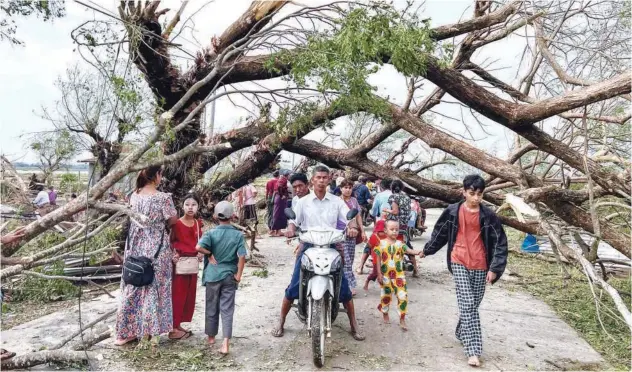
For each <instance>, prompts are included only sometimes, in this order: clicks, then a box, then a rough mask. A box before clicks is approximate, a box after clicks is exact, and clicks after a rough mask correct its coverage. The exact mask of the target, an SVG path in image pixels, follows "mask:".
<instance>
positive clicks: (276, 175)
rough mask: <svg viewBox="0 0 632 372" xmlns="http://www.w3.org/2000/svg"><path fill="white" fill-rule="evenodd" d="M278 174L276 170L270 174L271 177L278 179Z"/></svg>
mask: <svg viewBox="0 0 632 372" xmlns="http://www.w3.org/2000/svg"><path fill="white" fill-rule="evenodd" d="M279 174H280V172H279V171H278V170H275V171H274V172H272V177H279Z"/></svg>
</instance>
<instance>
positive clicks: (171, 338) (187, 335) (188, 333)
mask: <svg viewBox="0 0 632 372" xmlns="http://www.w3.org/2000/svg"><path fill="white" fill-rule="evenodd" d="M190 336H191V332H184V334H183V335H182V336H180V337H171V336H169V339H170V340H186V339H187V338H189V337H190Z"/></svg>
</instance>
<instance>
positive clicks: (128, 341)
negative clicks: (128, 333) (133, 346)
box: [114, 337, 137, 346]
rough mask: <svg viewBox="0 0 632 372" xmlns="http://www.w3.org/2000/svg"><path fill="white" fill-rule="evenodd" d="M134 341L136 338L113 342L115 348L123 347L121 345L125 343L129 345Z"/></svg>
mask: <svg viewBox="0 0 632 372" xmlns="http://www.w3.org/2000/svg"><path fill="white" fill-rule="evenodd" d="M136 339H137V338H136V337H129V338H126V339H117V340H116V341H114V345H116V346H123V345H125V344H127V343H130V342H132V341H136Z"/></svg>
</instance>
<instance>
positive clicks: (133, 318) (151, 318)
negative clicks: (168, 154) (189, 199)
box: [115, 166, 178, 345]
mask: <svg viewBox="0 0 632 372" xmlns="http://www.w3.org/2000/svg"><path fill="white" fill-rule="evenodd" d="M161 179H162V168H161V167H159V166H156V167H149V168H146V169H144V170H142V171H141V172H140V173H139V174H138V177H137V179H136V191H135V192H134V193H133V194H132V196H131V198H130V204H131V207H132V210H133V211H134V212H136V213H140V214H143V215H145V216H147V217H149V222H147V223H146V225H145V226H144V227H143V226H140V225H139V224H138V223H137V222H135V221H133V220H132V222H131V223H130V229H129V233H128V237H127V247H126V249H125V258H127V257H129V256H145V257H149V258H153V257H154V254H155V253H156V251H157V250H158V249H160V253H159V255H158V258H157V259H156V260H155V261H154V281H153V283H152V284H150V285H148V286H146V287H134V286H132V285H126V284H125V283H124V282H123V281H122V280H121V303H120V306H119V311H118V314H117V317H116V342H115V344H116V345H123V344H126V343H128V342H130V341H133V340H137V339H140V338H151V337H152V336H158V335H160V334H162V333H167V332H169V331H171V330H172V328H173V313H172V301H171V281H172V272H173V263H172V258H173V250H172V249H171V244H170V243H169V231H167V226H171V225H173V224H174V223H176V222H177V221H178V214H177V211H176V209H175V206H174V205H173V200H172V199H171V196H170V195H169V194H166V193H163V192H159V191H158V190H157V189H156V187H157V186H158V185H159V184H160V181H161ZM159 247H160V248H159Z"/></svg>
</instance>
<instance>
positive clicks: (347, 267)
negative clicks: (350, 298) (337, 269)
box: [342, 238, 357, 289]
mask: <svg viewBox="0 0 632 372" xmlns="http://www.w3.org/2000/svg"><path fill="white" fill-rule="evenodd" d="M355 248H356V238H347V240H345V241H344V242H342V254H343V257H342V264H343V265H344V266H343V267H342V272H343V274H344V276H346V277H347V282H349V288H351V289H353V288H355V287H356V286H357V283H356V278H355V275H354V274H353V259H354V258H355Z"/></svg>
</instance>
